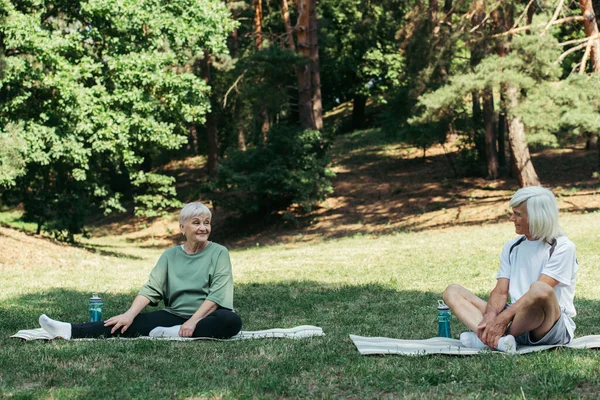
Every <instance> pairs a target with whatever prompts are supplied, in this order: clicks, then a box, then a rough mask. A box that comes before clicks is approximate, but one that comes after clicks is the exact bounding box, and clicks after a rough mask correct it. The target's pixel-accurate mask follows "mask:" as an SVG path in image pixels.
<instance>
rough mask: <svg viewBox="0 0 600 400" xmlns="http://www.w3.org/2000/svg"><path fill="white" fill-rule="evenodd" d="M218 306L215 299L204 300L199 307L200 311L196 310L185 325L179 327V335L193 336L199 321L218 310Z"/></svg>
mask: <svg viewBox="0 0 600 400" xmlns="http://www.w3.org/2000/svg"><path fill="white" fill-rule="evenodd" d="M217 308H218V306H217V303H215V302H214V301H211V300H204V301H203V302H202V304H201V305H200V308H198V311H196V312H195V313H194V315H192V316H191V317H190V319H188V320H187V321H185V323H184V324H183V325H181V328H180V329H179V336H181V337H191V336H192V335H193V334H194V330H195V329H196V325H197V324H198V322H199V321H200V320H201V319H202V318H204V317H206V316H207V315H210V314H211V313H213V312H214V311H216V310H217Z"/></svg>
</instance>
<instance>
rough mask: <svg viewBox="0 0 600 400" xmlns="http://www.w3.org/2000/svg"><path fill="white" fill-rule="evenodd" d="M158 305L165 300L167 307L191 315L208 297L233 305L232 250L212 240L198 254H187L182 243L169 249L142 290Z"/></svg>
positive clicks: (181, 314)
mask: <svg viewBox="0 0 600 400" xmlns="http://www.w3.org/2000/svg"><path fill="white" fill-rule="evenodd" d="M140 295H142V296H144V297H146V298H148V300H150V304H151V305H153V306H156V305H157V304H158V302H159V301H160V300H164V302H165V310H166V311H168V312H170V313H173V314H175V315H179V316H180V317H184V318H189V317H191V316H192V314H194V313H195V312H196V311H197V310H198V308H200V305H201V304H202V303H203V302H204V300H211V301H214V302H215V303H217V304H218V305H219V306H221V307H224V308H228V309H233V275H232V273H231V261H230V260H229V252H228V251H227V249H226V248H225V247H223V246H221V245H220V244H217V243H213V242H210V243H209V244H208V246H207V247H206V248H205V249H204V250H202V251H201V252H200V253H197V254H187V253H186V252H185V251H183V249H182V248H181V246H175V247H171V248H169V249H167V250H166V251H165V252H164V253H163V254H162V255H161V256H160V258H159V259H158V262H157V263H156V266H155V267H154V269H153V270H152V272H151V273H150V278H149V279H148V283H146V284H145V285H144V286H143V287H142V289H141V290H140Z"/></svg>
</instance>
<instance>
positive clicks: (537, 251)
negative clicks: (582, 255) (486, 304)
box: [497, 236, 579, 338]
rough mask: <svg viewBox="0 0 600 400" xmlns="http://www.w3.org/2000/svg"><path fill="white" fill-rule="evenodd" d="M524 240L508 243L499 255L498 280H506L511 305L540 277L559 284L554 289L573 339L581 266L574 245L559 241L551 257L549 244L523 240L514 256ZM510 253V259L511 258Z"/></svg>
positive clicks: (562, 238) (557, 240) (561, 239)
mask: <svg viewBox="0 0 600 400" xmlns="http://www.w3.org/2000/svg"><path fill="white" fill-rule="evenodd" d="M521 238H523V236H519V237H517V238H515V239H513V240H510V241H508V242H507V243H506V244H505V245H504V248H503V249H502V254H501V255H500V269H499V270H498V275H497V278H507V279H509V280H510V282H509V284H508V294H509V295H510V301H511V304H512V303H514V302H515V301H517V300H519V298H521V296H523V295H524V294H525V293H526V292H527V291H528V290H529V287H530V286H531V284H532V283H533V282H536V281H537V280H538V279H539V277H540V275H541V274H544V275H548V276H549V277H551V278H554V279H556V280H557V281H558V282H559V283H558V285H556V286H555V287H554V293H555V294H556V298H557V299H558V304H559V306H560V309H561V311H562V313H563V318H565V323H566V326H567V330H568V331H569V334H570V335H571V338H573V337H574V332H575V322H573V319H572V318H573V317H574V316H575V315H576V314H577V313H576V311H575V306H574V305H573V297H574V296H575V279H576V278H577V270H578V268H579V265H578V263H577V257H576V255H575V245H574V244H573V242H571V241H570V240H569V239H568V238H567V237H566V236H561V237H558V238H556V246H555V248H554V251H553V253H552V256H550V247H551V246H550V244H549V243H547V242H544V241H542V240H527V239H525V240H523V241H522V242H521V243H519V244H518V245H516V246H515V247H514V248H513V250H512V252H510V248H511V247H512V246H513V244H515V243H516V242H518V241H519V240H520V239H521ZM509 252H510V256H509Z"/></svg>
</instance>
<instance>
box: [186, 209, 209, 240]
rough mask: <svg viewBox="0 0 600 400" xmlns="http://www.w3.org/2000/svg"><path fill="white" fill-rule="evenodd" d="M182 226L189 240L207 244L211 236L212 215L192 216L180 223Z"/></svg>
mask: <svg viewBox="0 0 600 400" xmlns="http://www.w3.org/2000/svg"><path fill="white" fill-rule="evenodd" d="M180 228H181V233H183V234H184V235H185V238H186V240H187V241H188V242H190V243H192V244H205V243H206V242H208V237H209V236H210V230H211V227H210V217H209V216H208V215H200V216H198V217H192V218H190V219H188V220H187V221H185V222H184V223H183V225H180Z"/></svg>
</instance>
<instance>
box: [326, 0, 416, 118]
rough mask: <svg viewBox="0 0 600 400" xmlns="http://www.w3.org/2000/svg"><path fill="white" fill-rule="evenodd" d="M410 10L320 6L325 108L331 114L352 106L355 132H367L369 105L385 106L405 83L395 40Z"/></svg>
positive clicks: (382, 4) (389, 1)
mask: <svg viewBox="0 0 600 400" xmlns="http://www.w3.org/2000/svg"><path fill="white" fill-rule="evenodd" d="M408 3H412V2H408ZM406 8H408V5H407V4H406V2H403V1H400V0H385V1H378V2H373V1H367V0H321V1H319V3H318V9H319V13H320V14H319V15H320V26H319V35H320V36H319V40H320V43H321V44H322V45H321V49H322V51H321V52H320V55H321V58H320V65H321V73H322V81H323V104H324V107H325V108H326V109H331V108H333V107H335V106H336V105H338V104H339V103H342V102H346V101H351V102H352V128H353V129H363V128H364V127H365V126H366V124H367V118H366V105H367V101H368V100H369V99H371V100H373V101H374V102H375V103H379V102H384V101H385V100H384V96H385V95H386V94H387V93H388V92H389V91H390V90H391V89H393V88H395V87H398V86H399V85H400V83H401V75H402V72H403V65H402V62H403V60H404V58H403V57H402V55H401V54H400V52H399V49H398V47H399V42H398V40H397V39H396V38H395V35H396V32H397V31H398V29H399V27H400V26H401V25H402V24H403V21H402V19H403V17H404V16H405V10H406Z"/></svg>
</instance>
